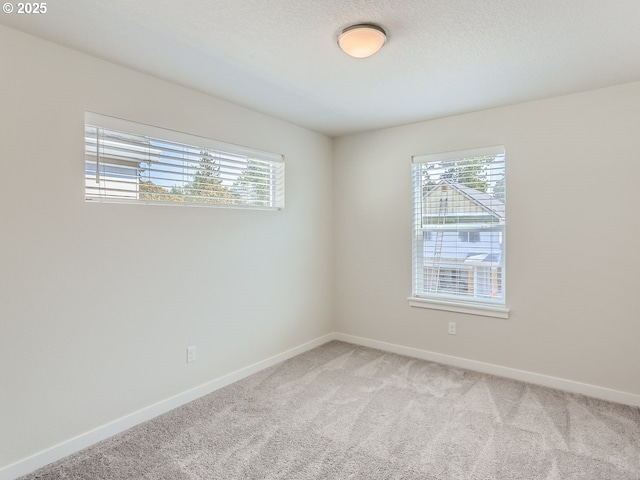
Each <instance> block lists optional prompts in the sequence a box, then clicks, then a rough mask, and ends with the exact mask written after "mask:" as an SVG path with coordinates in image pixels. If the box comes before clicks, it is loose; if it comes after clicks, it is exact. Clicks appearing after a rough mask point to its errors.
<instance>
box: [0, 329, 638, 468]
mask: <svg viewBox="0 0 640 480" xmlns="http://www.w3.org/2000/svg"><path fill="white" fill-rule="evenodd" d="M331 340H340V341H343V342H347V343H352V344H355V345H361V346H363V347H370V348H377V349H379V350H384V351H386V352H390V353H397V354H399V355H406V356H409V357H414V358H420V359H423V360H430V361H432V362H438V363H443V364H446V365H452V366H455V367H460V368H465V369H468V370H474V371H477V372H482V373H488V374H491V375H497V376H500V377H506V378H511V379H514V380H520V381H523V382H529V383H533V384H536V385H542V386H545V387H550V388H556V389H559V390H564V391H567V392H572V393H579V394H583V395H587V396H590V397H594V398H600V399H602V400H608V401H611V402H616V403H622V404H626V405H631V406H636V407H640V395H635V394H632V393H626V392H621V391H618V390H612V389H609V388H604V387H598V386H595V385H589V384H586V383H580V382H574V381H572V380H566V379H563V378H557V377H551V376H548V375H542V374H539V373H533V372H528V371H525V370H517V369H515V368H509V367H503V366H500V365H493V364H490V363H484V362H478V361H475V360H469V359H466V358H460V357H454V356H450V355H443V354H441V353H435V352H430V351H427V350H420V349H417V348H411V347H405V346H402V345H396V344H393V343H387V342H381V341H379V340H372V339H369V338H363V337H357V336H354V335H347V334H345V333H336V332H334V333H329V334H327V335H323V336H322V337H319V338H316V339H314V340H311V341H309V342H307V343H304V344H302V345H299V346H297V347H295V348H292V349H290V350H287V351H285V352H282V353H280V354H278V355H274V356H273V357H269V358H267V359H265V360H262V361H260V362H257V363H254V364H253V365H249V366H247V367H244V368H241V369H239V370H236V371H235V372H231V373H229V374H227V375H224V376H222V377H219V378H216V379H214V380H211V381H209V382H207V383H204V384H202V385H199V386H197V387H194V388H192V389H190V390H187V391H185V392H182V393H180V394H178V395H175V396H173V397H170V398H167V399H165V400H162V401H160V402H158V403H155V404H153V405H150V406H148V407H145V408H142V409H140V410H138V411H136V412H133V413H131V414H129V415H126V416H124V417H122V418H119V419H117V420H114V421H112V422H110V423H108V424H106V425H102V426H100V427H98V428H95V429H93V430H91V431H88V432H85V433H83V434H81V435H78V436H77V437H74V438H71V439H69V440H66V441H64V442H62V443H59V444H58V445H55V446H53V447H50V448H48V449H46V450H43V451H41V452H38V453H36V454H34V455H32V456H30V457H27V458H25V459H23V460H19V461H18V462H16V463H13V464H11V465H8V466H6V467H4V468H2V469H0V480H14V479H16V478H18V477H20V476H22V475H26V474H28V473H30V472H33V471H34V470H37V469H39V468H41V467H44V466H45V465H48V464H49V463H52V462H55V461H57V460H60V459H61V458H64V457H66V456H68V455H71V454H72V453H75V452H77V451H79V450H82V449H83V448H86V447H89V446H91V445H93V444H95V443H97V442H99V441H101V440H104V439H106V438H109V437H111V436H113V435H116V434H118V433H120V432H123V431H124V430H127V429H129V428H131V427H134V426H136V425H138V424H140V423H142V422H146V421H147V420H151V419H152V418H154V417H157V416H158V415H161V414H163V413H166V412H168V411H170V410H173V409H174V408H177V407H179V406H181V405H184V404H185V403H189V402H191V401H193V400H196V399H197V398H200V397H202V396H204V395H207V394H209V393H211V392H214V391H216V390H218V389H220V388H223V387H225V386H227V385H230V384H232V383H234V382H237V381H238V380H242V379H243V378H245V377H248V376H249V375H253V374H254V373H257V372H259V371H261V370H264V369H265V368H268V367H271V366H273V365H275V364H277V363H280V362H283V361H284V360H287V359H289V358H292V357H295V356H296V355H299V354H301V353H304V352H306V351H308V350H311V349H313V348H316V347H319V346H320V345H323V344H325V343H327V342H330V341H331Z"/></svg>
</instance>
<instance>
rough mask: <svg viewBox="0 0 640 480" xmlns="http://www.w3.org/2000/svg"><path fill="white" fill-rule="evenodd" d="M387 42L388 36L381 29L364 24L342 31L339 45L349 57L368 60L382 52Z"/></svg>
mask: <svg viewBox="0 0 640 480" xmlns="http://www.w3.org/2000/svg"><path fill="white" fill-rule="evenodd" d="M386 40H387V34H386V32H385V31H384V30H383V29H382V28H381V27H378V26H377V25H371V24H368V23H363V24H360V25H352V26H350V27H347V28H345V29H344V30H342V33H340V35H339V36H338V45H339V46H340V48H341V49H342V51H344V53H346V54H347V55H351V56H352V57H355V58H366V57H370V56H371V55H373V54H374V53H376V52H377V51H378V50H380V49H381V48H382V46H383V45H384V42H386Z"/></svg>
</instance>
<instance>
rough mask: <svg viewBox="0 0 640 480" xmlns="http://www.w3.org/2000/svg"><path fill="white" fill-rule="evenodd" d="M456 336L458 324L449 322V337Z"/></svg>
mask: <svg viewBox="0 0 640 480" xmlns="http://www.w3.org/2000/svg"><path fill="white" fill-rule="evenodd" d="M455 334H456V322H449V335H455Z"/></svg>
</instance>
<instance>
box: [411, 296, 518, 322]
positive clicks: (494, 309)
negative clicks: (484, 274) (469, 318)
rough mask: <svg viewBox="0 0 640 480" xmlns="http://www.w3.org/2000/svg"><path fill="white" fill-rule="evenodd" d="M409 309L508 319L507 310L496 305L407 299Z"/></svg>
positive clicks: (415, 298) (416, 298)
mask: <svg viewBox="0 0 640 480" xmlns="http://www.w3.org/2000/svg"><path fill="white" fill-rule="evenodd" d="M407 300H409V306H410V307H419V308H431V309H433V310H445V311H448V312H458V313H468V314H470V315H481V316H484V317H496V318H509V309H508V308H507V307H501V306H498V305H495V306H494V305H465V304H463V303H455V302H447V301H444V300H433V299H426V298H418V297H409V298H408V299H407Z"/></svg>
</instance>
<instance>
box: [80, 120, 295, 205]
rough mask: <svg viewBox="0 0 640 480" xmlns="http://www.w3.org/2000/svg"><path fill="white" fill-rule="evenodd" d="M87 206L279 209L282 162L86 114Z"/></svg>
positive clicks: (208, 141)
mask: <svg viewBox="0 0 640 480" xmlns="http://www.w3.org/2000/svg"><path fill="white" fill-rule="evenodd" d="M85 199H86V200H87V201H103V202H125V203H142V204H164V205H182V206H216V207H219V206H222V207H237V208H256V209H273V210H275V209H281V208H283V207H284V159H283V157H282V155H278V154H273V153H268V152H262V151H258V150H253V149H250V148H245V147H240V146H237V145H232V144H227V143H223V142H219V141H216V140H212V139H208V138H203V137H197V136H194V135H189V134H185V133H181V132H176V131H172V130H165V129H160V128H157V127H152V126H149V125H143V124H138V123H134V122H129V121H126V120H121V119H117V118H113V117H107V116H104V115H98V114H94V113H88V112H87V113H86V114H85Z"/></svg>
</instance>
